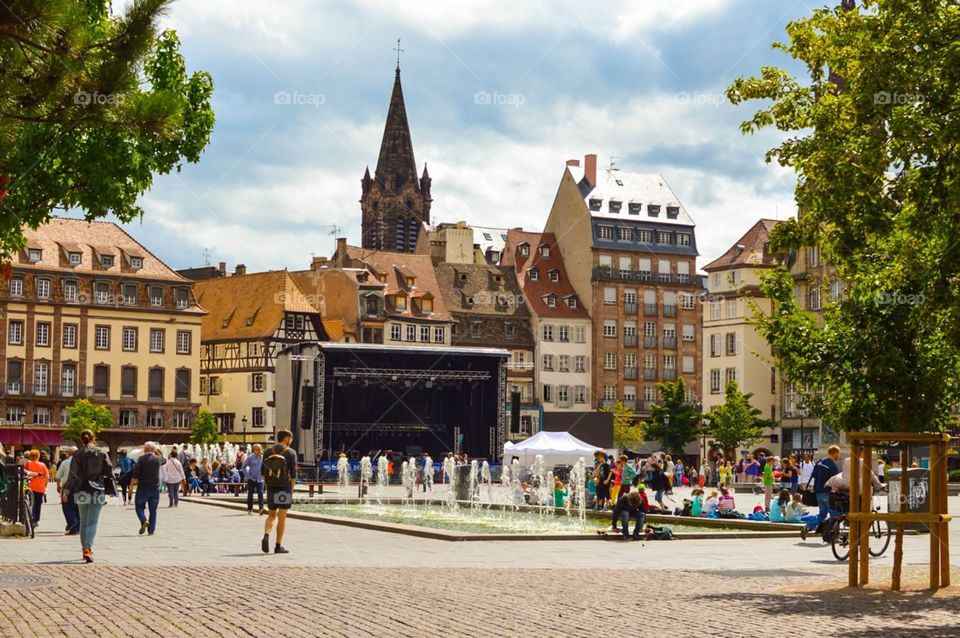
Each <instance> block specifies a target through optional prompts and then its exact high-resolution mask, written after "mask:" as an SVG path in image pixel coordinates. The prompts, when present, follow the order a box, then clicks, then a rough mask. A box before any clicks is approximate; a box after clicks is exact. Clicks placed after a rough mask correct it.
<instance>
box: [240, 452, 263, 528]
mask: <svg viewBox="0 0 960 638" xmlns="http://www.w3.org/2000/svg"><path fill="white" fill-rule="evenodd" d="M262 465H263V446H261V445H260V444H259V443H254V444H253V452H252V453H251V454H247V455H246V456H245V457H244V459H243V466H242V467H241V469H240V471H241V472H243V475H244V476H245V477H246V479H247V514H253V493H254V492H256V493H257V508H258V511H259V512H260V513H261V514H266V511H265V510H264V509H263V476H262V475H261V474H260V470H261V466H262Z"/></svg>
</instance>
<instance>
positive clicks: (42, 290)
mask: <svg viewBox="0 0 960 638" xmlns="http://www.w3.org/2000/svg"><path fill="white" fill-rule="evenodd" d="M37 297H38V298H40V299H49V298H50V280H49V279H46V278H43V279H41V278H38V279H37Z"/></svg>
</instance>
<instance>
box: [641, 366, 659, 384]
mask: <svg viewBox="0 0 960 638" xmlns="http://www.w3.org/2000/svg"><path fill="white" fill-rule="evenodd" d="M643 378H644V379H646V380H647V381H653V380H655V379H656V378H657V369H656V368H644V369H643Z"/></svg>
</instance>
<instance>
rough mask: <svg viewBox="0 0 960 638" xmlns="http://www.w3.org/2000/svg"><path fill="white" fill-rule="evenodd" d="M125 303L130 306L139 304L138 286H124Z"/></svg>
mask: <svg viewBox="0 0 960 638" xmlns="http://www.w3.org/2000/svg"><path fill="white" fill-rule="evenodd" d="M123 303H125V304H127V305H128V306H132V305H134V304H136V303H137V284H123Z"/></svg>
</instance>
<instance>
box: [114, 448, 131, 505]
mask: <svg viewBox="0 0 960 638" xmlns="http://www.w3.org/2000/svg"><path fill="white" fill-rule="evenodd" d="M119 454H120V457H119V458H118V459H117V465H119V466H120V478H119V479H117V482H118V483H119V484H120V491H121V494H122V496H123V504H124V505H127V504H128V503H131V504H132V503H133V488H132V487H131V486H130V477H131V475H130V472H131V471H132V470H133V466H134V464H135V463H134V460H133V459H132V458H130V457H129V456H127V451H126V450H120V453H119Z"/></svg>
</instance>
